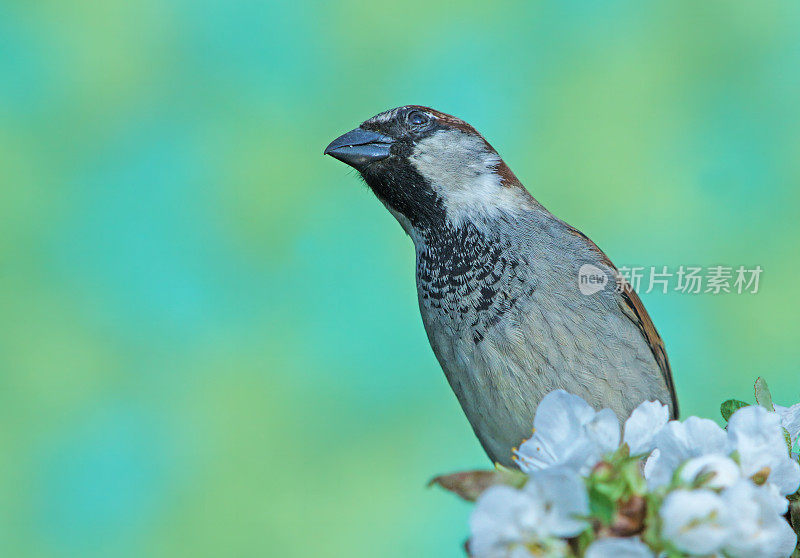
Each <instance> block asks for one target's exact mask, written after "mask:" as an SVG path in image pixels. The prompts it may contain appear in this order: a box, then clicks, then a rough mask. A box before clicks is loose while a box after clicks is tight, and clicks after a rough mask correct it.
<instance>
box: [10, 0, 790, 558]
mask: <svg viewBox="0 0 800 558" xmlns="http://www.w3.org/2000/svg"><path fill="white" fill-rule="evenodd" d="M799 28H800V3H798V2H795V1H793V0H792V1H788V0H787V1H785V2H727V1H726V2H722V1H716V2H712V1H708V2H697V1H694V0H692V1H690V0H683V1H669V2H666V1H665V2H650V1H641V0H628V1H608V2H596V1H561V2H518V3H516V2H507V1H506V2H498V3H496V4H494V5H493V6H491V7H490V6H488V5H487V4H486V3H485V2H460V3H458V5H451V4H438V3H434V2H419V1H408V2H404V3H393V4H383V3H380V2H374V1H373V2H347V1H345V2H335V3H334V2H324V3H323V2H318V3H314V2H297V3H288V2H287V3H273V2H263V1H255V0H244V1H233V0H208V1H193V2H190V1H188V0H173V1H164V0H140V1H137V2H123V1H119V0H106V1H103V2H88V1H83V2H81V1H72V2H54V1H44V0H43V1H36V2H31V1H22V0H20V1H16V2H14V1H11V2H9V1H8V0H5V1H2V2H0V425H1V426H0V554H2V555H4V556H15V557H17V558H26V557H51V556H52V557H73V556H75V557H95V556H96V557H109V556H113V557H139V556H192V557H202V556H209V557H218V556H241V557H249V556H276V557H277V556H281V557H300V556H303V557H304V556H342V557H360V556H364V557H372V556H383V557H408V556H442V557H446V556H454V557H455V556H460V555H461V549H460V545H461V542H462V541H463V540H464V538H465V537H466V535H467V526H466V520H467V517H468V512H469V507H468V506H465V505H463V504H461V503H460V502H458V501H456V500H455V498H453V497H452V496H450V495H448V494H445V493H442V492H439V491H434V490H428V489H426V488H425V483H426V481H427V480H428V479H429V478H430V477H431V476H432V475H434V474H436V473H442V472H448V471H452V470H458V469H465V468H470V467H483V466H486V465H487V461H486V459H485V457H484V456H483V454H482V452H481V450H480V448H479V446H478V443H477V442H476V440H475V439H474V438H473V436H472V434H471V432H470V430H469V427H468V424H467V422H466V420H465V418H464V417H463V416H462V414H461V411H460V408H459V407H458V404H457V402H456V400H455V398H454V396H453V395H452V394H451V392H450V390H449V388H448V386H447V385H446V382H445V380H444V377H443V375H442V373H441V371H440V369H439V367H438V365H437V363H436V362H435V360H434V357H433V355H432V353H431V351H430V349H429V347H428V344H427V340H426V338H425V334H424V332H423V329H422V325H421V321H420V319H419V316H418V310H417V307H416V294H415V287H414V280H413V251H412V246H411V243H410V241H409V240H408V239H407V238H406V237H405V236H404V234H403V233H402V230H401V229H400V227H399V226H398V225H397V224H396V223H395V222H394V220H393V219H392V217H391V216H390V215H389V214H388V213H387V212H386V211H385V210H384V209H383V207H382V206H381V205H380V204H379V203H378V202H377V201H376V200H375V199H374V198H373V196H372V195H371V194H370V193H369V192H368V191H367V190H366V188H365V187H363V186H362V185H361V184H360V182H359V180H358V179H357V177H356V176H355V175H354V173H353V172H352V171H349V170H348V168H347V167H345V166H344V165H342V164H341V163H339V162H337V161H334V160H333V159H331V158H326V157H323V156H322V150H323V148H324V147H325V145H327V143H328V142H329V141H330V140H331V139H333V138H334V137H336V136H337V135H339V134H340V133H342V132H345V131H347V130H349V129H351V128H352V127H354V126H355V125H357V124H358V123H359V122H360V121H361V120H363V119H365V118H367V117H369V116H372V115H373V114H375V113H377V112H380V111H382V110H385V109H387V108H391V107H394V106H397V105H401V104H407V103H420V104H427V105H431V106H434V107H436V108H438V109H440V110H443V111H445V112H450V113H453V114H455V115H457V116H460V117H462V118H464V119H465V120H467V121H469V122H470V123H472V124H473V125H474V126H475V127H476V128H477V129H479V130H480V131H481V132H483V133H484V135H485V136H486V137H487V138H488V139H489V141H491V142H492V143H493V144H494V146H495V147H496V148H497V149H498V150H499V151H500V153H501V154H502V155H503V157H504V158H505V160H506V162H508V164H509V165H510V166H511V168H512V169H514V171H515V173H516V174H517V175H518V176H519V177H520V179H521V180H522V181H523V183H525V184H526V185H527V187H528V188H529V189H530V190H531V191H532V193H533V194H534V195H535V196H536V197H537V198H538V199H539V200H540V201H541V202H542V203H544V204H545V206H547V207H548V208H549V209H550V210H551V211H553V212H554V213H555V214H556V215H558V216H560V217H562V218H564V219H566V220H567V221H569V222H570V223H572V224H573V225H575V226H577V227H578V228H580V229H581V230H583V231H584V232H586V233H587V234H589V235H590V236H591V237H592V238H593V239H594V240H595V241H597V243H598V244H599V245H600V246H601V247H602V248H603V249H604V250H605V251H606V252H607V253H608V254H609V255H610V256H611V258H612V259H613V260H614V261H615V262H616V263H617V264H618V265H670V266H677V265H680V264H687V265H688V264H698V265H716V264H726V265H733V266H738V265H740V264H744V265H748V266H753V265H756V264H758V265H761V266H762V267H763V268H764V273H763V275H762V281H761V291H760V292H759V293H758V294H757V295H750V296H748V295H727V296H711V295H697V296H689V295H684V294H675V293H670V294H668V295H661V294H655V293H652V294H649V295H643V299H644V302H645V304H646V305H647V308H648V309H649V311H650V314H651V315H652V317H653V319H654V321H655V323H656V325H657V326H658V328H659V330H660V332H661V334H662V336H663V337H664V339H665V340H666V344H667V349H668V352H669V356H670V359H671V361H672V365H673V369H674V374H675V380H676V384H677V388H678V393H679V396H680V399H681V403H682V409H683V413H684V416H688V415H690V414H700V415H704V416H710V417H716V416H717V415H718V405H719V403H720V401H721V400H723V399H724V398H727V397H731V396H736V397H740V398H750V391H751V386H752V381H753V380H754V378H755V377H756V376H758V375H762V374H763V375H765V376H766V377H767V379H768V380H769V382H770V385H771V387H772V391H773V393H774V394H775V399H776V400H777V401H778V402H781V403H789V402H793V401H798V400H800V381H798V364H797V346H796V345H797V342H798V339H800V324H798V320H797V315H798V302H800V298H799V297H800V295H798V288H797V285H798V274H800V261H799V259H798V249H797V242H798V238H799V233H800V224H798V218H797V211H798V210H797V207H798V202H800V188H798V184H799V183H800V157H798V154H800V102H798V99H800V34H798V31H797V30H798V29H799Z"/></svg>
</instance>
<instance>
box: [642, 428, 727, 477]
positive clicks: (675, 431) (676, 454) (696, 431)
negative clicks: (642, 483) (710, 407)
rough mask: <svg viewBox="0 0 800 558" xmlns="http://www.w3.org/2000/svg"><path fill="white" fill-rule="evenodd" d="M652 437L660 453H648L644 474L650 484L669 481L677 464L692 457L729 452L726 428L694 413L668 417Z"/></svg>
mask: <svg viewBox="0 0 800 558" xmlns="http://www.w3.org/2000/svg"><path fill="white" fill-rule="evenodd" d="M654 441H655V447H656V449H657V450H658V451H659V453H658V455H657V456H655V455H653V456H651V457H650V459H648V461H647V464H646V466H645V478H647V481H648V484H649V485H650V486H651V487H657V486H662V485H665V484H667V483H669V481H670V480H671V479H672V474H673V473H674V472H675V469H677V467H678V465H680V464H681V463H683V462H684V461H685V460H687V459H689V458H691V457H700V456H701V455H708V454H712V453H717V454H723V455H727V454H728V453H730V449H729V448H730V444H729V442H728V437H727V435H726V434H725V431H724V430H723V429H722V428H720V427H719V426H718V425H717V423H715V422H714V421H713V420H708V419H701V418H697V417H689V418H688V419H686V421H684V422H678V421H675V420H671V421H669V422H668V423H667V425H666V426H665V427H664V428H662V429H661V430H660V431H659V432H658V434H656V436H655V438H654ZM654 458H655V459H654Z"/></svg>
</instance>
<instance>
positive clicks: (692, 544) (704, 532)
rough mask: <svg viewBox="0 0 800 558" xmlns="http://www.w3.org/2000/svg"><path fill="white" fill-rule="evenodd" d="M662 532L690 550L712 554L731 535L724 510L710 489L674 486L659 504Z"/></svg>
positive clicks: (726, 512) (673, 541) (666, 537)
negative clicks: (679, 488) (678, 487)
mask: <svg viewBox="0 0 800 558" xmlns="http://www.w3.org/2000/svg"><path fill="white" fill-rule="evenodd" d="M660 514H661V520H662V535H663V537H664V538H665V539H666V540H668V541H670V542H671V543H672V544H674V545H675V547H676V548H678V549H679V550H682V551H684V552H688V553H691V554H712V553H714V552H717V551H718V550H720V549H721V548H722V547H723V546H724V545H725V543H726V542H727V541H728V539H729V538H730V536H731V531H730V529H729V527H728V523H729V522H728V517H727V516H728V510H727V509H726V503H725V502H724V501H723V499H722V497H721V496H719V495H718V494H716V493H715V492H712V491H711V490H705V489H701V490H675V491H674V492H671V493H670V494H669V495H667V497H666V498H665V499H664V503H663V504H662V505H661V510H660Z"/></svg>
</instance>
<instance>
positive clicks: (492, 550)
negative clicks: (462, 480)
mask: <svg viewBox="0 0 800 558" xmlns="http://www.w3.org/2000/svg"><path fill="white" fill-rule="evenodd" d="M588 512H589V502H588V497H587V495H586V489H585V487H584V485H583V481H582V480H581V479H580V477H578V475H577V474H576V473H575V472H574V471H571V470H564V469H556V468H554V469H550V470H548V471H540V472H536V473H534V474H533V475H532V476H531V477H530V479H529V480H528V482H527V484H526V485H525V486H524V487H523V488H522V489H516V488H512V487H510V486H503V485H498V486H493V487H491V488H489V489H488V490H486V491H485V492H484V493H483V494H481V496H480V497H479V498H478V501H477V502H476V505H475V509H474V510H473V512H472V516H471V517H470V531H471V534H472V536H471V539H470V543H469V544H470V551H471V553H472V554H473V555H474V556H475V557H476V558H495V557H497V558H500V557H503V558H505V557H509V558H510V557H512V556H513V557H514V558H517V557H518V556H519V557H524V556H532V555H533V554H532V553H531V552H530V550H531V549H536V551H537V552H539V553H538V554H536V556H553V557H557V556H563V555H565V553H566V543H564V541H563V540H561V539H560V537H573V536H575V535H577V534H579V533H580V532H581V531H583V530H584V529H586V527H587V523H586V522H585V521H583V520H580V519H577V518H576V516H580V515H586V514H588Z"/></svg>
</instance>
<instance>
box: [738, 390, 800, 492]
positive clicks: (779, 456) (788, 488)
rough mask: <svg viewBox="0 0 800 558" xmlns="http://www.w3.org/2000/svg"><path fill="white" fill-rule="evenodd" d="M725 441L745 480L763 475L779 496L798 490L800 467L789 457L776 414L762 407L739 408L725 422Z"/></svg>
mask: <svg viewBox="0 0 800 558" xmlns="http://www.w3.org/2000/svg"><path fill="white" fill-rule="evenodd" d="M728 437H729V439H730V442H731V447H732V449H733V450H735V451H736V452H738V454H739V464H740V466H741V468H742V473H743V474H744V475H745V476H747V477H751V476H753V475H755V474H756V473H764V474H766V475H767V480H768V481H769V482H770V483H772V484H774V485H775V487H776V488H777V489H778V491H779V492H780V493H781V494H792V493H794V492H795V491H796V490H797V487H798V486H799V485H800V465H798V464H797V462H796V461H794V460H792V459H791V457H790V455H789V450H788V448H787V447H786V440H785V438H784V436H783V428H782V427H781V420H780V417H779V416H778V414H776V413H771V412H769V411H767V410H766V409H764V408H763V407H756V406H752V407H742V408H741V409H739V410H738V411H736V412H735V413H733V415H732V416H731V418H730V420H728Z"/></svg>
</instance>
